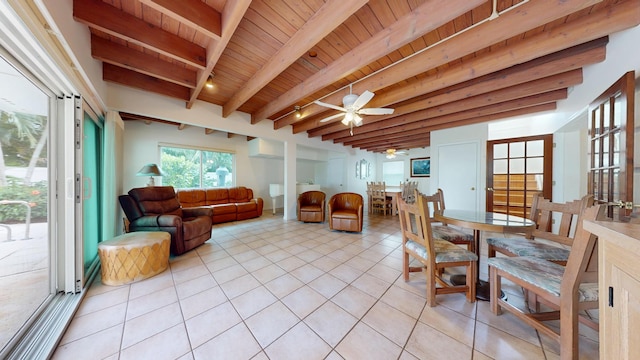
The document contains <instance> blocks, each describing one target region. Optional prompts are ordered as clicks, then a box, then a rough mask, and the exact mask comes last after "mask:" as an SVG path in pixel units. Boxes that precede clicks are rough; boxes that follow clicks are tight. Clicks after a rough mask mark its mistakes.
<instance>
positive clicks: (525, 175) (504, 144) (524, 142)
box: [487, 134, 553, 218]
mask: <svg viewBox="0 0 640 360" xmlns="http://www.w3.org/2000/svg"><path fill="white" fill-rule="evenodd" d="M552 164H553V135H551V134H549V135H540V136H531V137H523V138H512V139H501V140H494V141H489V142H487V211H489V212H498V213H503V214H509V215H515V216H520V217H525V218H528V217H529V214H530V211H531V203H532V201H533V194H535V193H537V192H541V193H542V195H543V196H544V198H545V199H550V200H551V192H552V189H551V187H552Z"/></svg>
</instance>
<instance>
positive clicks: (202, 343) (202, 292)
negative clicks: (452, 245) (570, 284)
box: [53, 214, 598, 360]
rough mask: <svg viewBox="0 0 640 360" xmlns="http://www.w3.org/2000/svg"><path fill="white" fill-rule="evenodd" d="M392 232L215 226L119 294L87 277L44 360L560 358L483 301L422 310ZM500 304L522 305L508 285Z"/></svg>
mask: <svg viewBox="0 0 640 360" xmlns="http://www.w3.org/2000/svg"><path fill="white" fill-rule="evenodd" d="M399 230H400V229H399V223H398V218H397V217H392V216H386V217H385V216H383V215H371V216H367V217H366V218H365V227H364V230H363V232H362V233H360V234H353V233H344V232H336V231H331V230H329V226H328V224H326V223H325V224H304V223H299V222H297V221H284V220H283V219H282V216H281V215H276V216H273V215H271V214H265V215H263V216H262V217H261V218H259V219H254V220H245V221H240V222H233V223H228V224H221V225H216V226H214V229H213V238H212V239H211V240H209V241H208V242H207V243H206V244H204V245H203V246H201V247H199V248H198V249H196V250H194V251H191V252H189V253H187V254H184V255H182V256H179V257H172V258H171V260H170V269H169V270H167V271H165V272H163V273H162V274H160V275H157V276H155V277H153V278H150V279H147V280H144V281H141V282H137V283H134V284H130V285H125V286H119V287H111V286H106V285H103V284H102V283H101V282H100V279H99V278H98V279H96V281H95V282H94V284H93V285H92V286H91V288H90V289H89V291H88V293H87V296H86V298H85V300H84V301H83V304H82V305H81V307H80V309H79V310H78V312H77V313H76V315H75V318H74V319H73V321H72V322H71V324H70V326H69V328H68V330H67V332H66V334H65V335H64V337H63V339H62V340H61V342H60V344H59V347H58V348H57V350H56V352H55V354H54V356H53V358H54V359H79V358H82V359H154V360H156V359H234V360H238V359H432V358H433V359H556V358H558V357H559V356H558V353H559V347H558V345H557V344H555V343H554V342H553V341H551V340H550V339H547V338H545V337H544V336H542V335H540V334H538V333H537V332H536V331H535V330H533V329H532V328H531V327H529V326H527V325H525V324H523V323H522V322H520V321H518V320H517V319H515V318H514V317H513V316H511V315H509V314H504V315H501V316H494V315H493V314H492V313H491V310H490V308H489V303H487V302H482V301H479V302H476V303H472V304H470V303H467V302H466V299H465V297H464V295H463V294H454V295H439V296H438V298H437V301H438V306H436V307H433V308H431V307H425V304H426V303H425V298H424V296H425V281H424V278H423V275H422V274H420V273H412V274H411V278H410V281H409V282H405V281H404V280H403V279H402V276H401V275H402V274H401V266H402V257H401V246H400V234H399ZM483 248H486V246H484V247H483ZM481 264H486V258H484V257H482V259H481ZM481 273H482V275H481V277H483V278H486V265H485V266H482V267H481ZM507 295H508V297H509V301H510V302H514V303H517V304H522V303H523V299H522V294H521V293H520V291H519V289H517V288H515V287H513V288H509V289H508V290H507ZM595 316H597V314H595ZM581 335H582V336H581V341H580V357H581V358H583V359H597V358H598V334H597V333H596V332H593V331H590V330H589V329H586V328H583V329H581Z"/></svg>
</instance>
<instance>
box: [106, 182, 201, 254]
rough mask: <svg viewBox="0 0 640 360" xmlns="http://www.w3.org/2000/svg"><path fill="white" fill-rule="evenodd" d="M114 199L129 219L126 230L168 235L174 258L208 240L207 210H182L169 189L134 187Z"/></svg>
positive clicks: (169, 187) (165, 187)
mask: <svg viewBox="0 0 640 360" xmlns="http://www.w3.org/2000/svg"><path fill="white" fill-rule="evenodd" d="M118 199H119V201H120V205H121V206H122V209H123V210H124V213H125V215H126V216H127V219H128V220H129V231H166V232H168V233H170V234H171V253H173V254H174V255H180V254H183V253H185V252H187V251H189V250H192V249H194V248H196V247H197V246H200V245H202V244H203V243H204V242H205V241H207V240H209V239H210V238H211V225H212V221H211V215H212V211H211V209H210V208H182V207H181V206H180V203H179V202H178V199H177V198H176V193H175V191H174V189H173V187H172V186H154V187H145V188H135V189H131V190H129V193H128V195H120V196H119V198H118Z"/></svg>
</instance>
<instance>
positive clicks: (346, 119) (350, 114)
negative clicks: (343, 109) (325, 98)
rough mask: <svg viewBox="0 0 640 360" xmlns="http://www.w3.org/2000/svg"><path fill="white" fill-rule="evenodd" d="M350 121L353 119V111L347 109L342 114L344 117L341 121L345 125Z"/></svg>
mask: <svg viewBox="0 0 640 360" xmlns="http://www.w3.org/2000/svg"><path fill="white" fill-rule="evenodd" d="M351 121H353V112H351V111H348V112H347V113H346V114H344V119H343V120H342V123H343V124H345V125H347V124H349V123H350V122H351Z"/></svg>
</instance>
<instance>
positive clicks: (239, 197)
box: [229, 186, 253, 203]
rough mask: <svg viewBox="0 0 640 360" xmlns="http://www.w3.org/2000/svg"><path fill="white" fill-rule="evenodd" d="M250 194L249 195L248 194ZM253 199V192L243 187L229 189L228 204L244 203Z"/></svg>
mask: <svg viewBox="0 0 640 360" xmlns="http://www.w3.org/2000/svg"><path fill="white" fill-rule="evenodd" d="M249 192H251V194H249ZM252 197H253V191H251V190H250V189H247V188H246V187H244V186H236V187H232V188H229V202H234V203H246V202H249V201H250V200H251V198H252Z"/></svg>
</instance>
